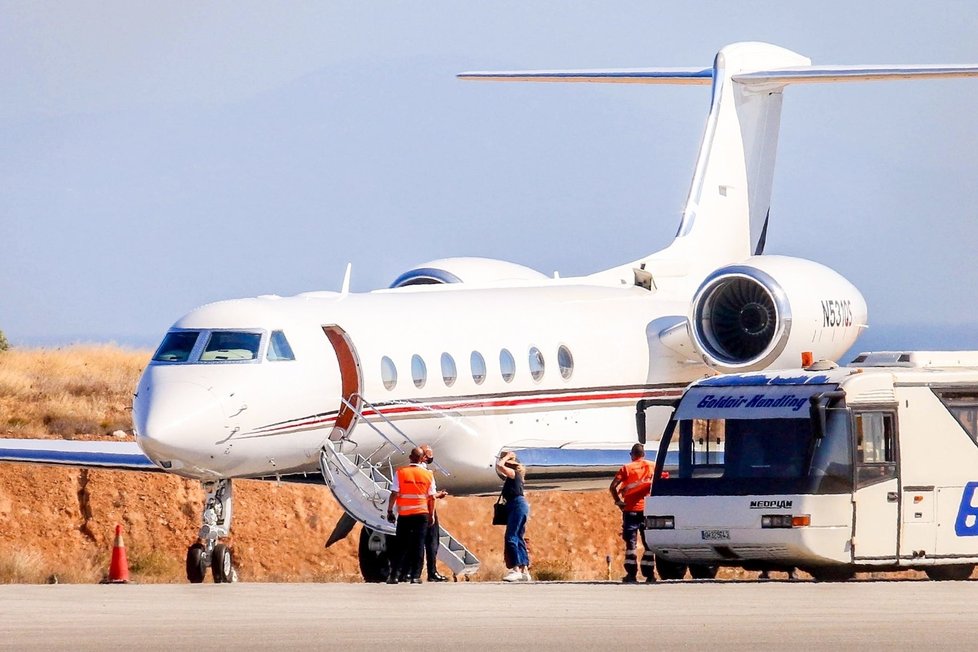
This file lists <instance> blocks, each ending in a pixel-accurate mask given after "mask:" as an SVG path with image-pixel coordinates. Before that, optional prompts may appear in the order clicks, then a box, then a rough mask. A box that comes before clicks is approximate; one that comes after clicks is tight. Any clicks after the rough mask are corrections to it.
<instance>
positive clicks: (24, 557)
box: [0, 548, 103, 584]
mask: <svg viewBox="0 0 978 652" xmlns="http://www.w3.org/2000/svg"><path fill="white" fill-rule="evenodd" d="M102 574H103V571H102V570H101V569H100V568H99V566H98V565H97V564H96V562H95V561H94V560H91V559H88V560H85V561H84V562H82V563H80V564H78V565H76V566H63V565H60V564H57V563H53V562H51V561H49V560H48V559H46V558H45V557H44V556H43V555H42V554H41V553H40V552H38V551H36V550H24V549H20V548H3V549H0V584H57V583H64V584H92V583H95V582H97V581H98V580H99V578H101V577H102Z"/></svg>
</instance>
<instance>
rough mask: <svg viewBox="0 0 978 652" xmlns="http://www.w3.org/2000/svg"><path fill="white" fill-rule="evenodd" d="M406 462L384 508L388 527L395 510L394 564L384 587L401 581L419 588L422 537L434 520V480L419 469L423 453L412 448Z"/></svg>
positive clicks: (422, 557)
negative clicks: (395, 543) (409, 460)
mask: <svg viewBox="0 0 978 652" xmlns="http://www.w3.org/2000/svg"><path fill="white" fill-rule="evenodd" d="M410 459H411V463H410V464H408V465H406V466H402V467H400V468H399V469H397V473H396V474H395V475H394V482H393V484H392V485H391V497H390V502H389V503H388V505H387V520H388V521H390V522H391V523H393V522H394V507H395V506H396V507H397V530H396V536H397V546H396V553H395V559H396V563H392V564H391V574H390V577H388V578H387V583H388V584H397V583H398V581H400V580H401V579H403V580H404V581H410V582H411V584H421V565H422V564H423V563H424V538H425V533H426V532H427V530H428V526H429V525H431V522H432V520H433V519H434V516H435V491H436V490H435V478H434V476H433V475H432V473H431V471H429V470H428V469H426V468H424V466H422V463H421V461H422V460H423V459H424V451H422V450H421V448H420V447H416V448H412V449H411V455H410Z"/></svg>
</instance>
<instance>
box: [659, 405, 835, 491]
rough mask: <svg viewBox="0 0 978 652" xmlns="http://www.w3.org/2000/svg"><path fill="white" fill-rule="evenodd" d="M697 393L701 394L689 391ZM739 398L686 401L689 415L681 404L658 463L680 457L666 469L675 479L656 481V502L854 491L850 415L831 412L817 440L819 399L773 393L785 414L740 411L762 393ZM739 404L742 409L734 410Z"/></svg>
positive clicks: (767, 410) (766, 411)
mask: <svg viewBox="0 0 978 652" xmlns="http://www.w3.org/2000/svg"><path fill="white" fill-rule="evenodd" d="M699 389H702V388H695V390H691V392H693V391H696V390H699ZM805 389H806V390H807V389H808V388H805ZM823 389H824V387H823ZM737 391H738V396H736V397H733V398H731V399H729V400H727V401H726V403H723V401H724V400H725V399H724V398H723V397H722V395H718V394H716V393H714V394H705V393H701V394H700V395H690V394H688V395H687V396H686V397H684V398H683V402H684V403H685V402H686V401H687V399H690V400H692V401H694V402H695V404H696V405H697V406H698V407H697V409H692V410H691V409H688V407H687V409H685V410H684V406H683V405H682V404H680V407H679V410H678V411H677V414H676V418H677V423H676V427H675V428H674V429H672V431H671V433H670V434H669V436H668V437H663V439H662V441H661V442H660V447H659V456H660V457H661V458H662V459H664V460H670V461H671V460H675V459H676V453H677V452H678V465H673V466H672V468H669V467H668V466H666V470H668V471H669V474H668V476H665V477H659V478H657V479H656V481H655V483H654V484H653V486H652V494H653V495H656V496H669V495H682V496H701V495H772V494H835V493H849V492H850V491H852V463H851V452H850V448H851V444H850V425H849V424H850V421H849V412H848V410H846V409H845V408H844V407H841V406H839V405H835V406H833V407H830V408H828V409H827V410H826V421H825V428H824V432H823V433H822V434H821V436H819V435H818V434H816V430H817V429H816V427H815V424H814V423H813V420H812V418H811V416H810V413H809V410H808V403H809V401H808V398H809V396H811V395H814V394H815V393H817V392H810V391H805V392H795V393H793V394H792V393H790V392H787V391H786V390H785V388H780V394H777V393H775V394H774V398H771V400H772V401H774V400H779V399H778V397H779V396H780V397H784V398H783V400H781V402H782V404H783V405H781V406H775V407H785V406H787V407H785V409H781V410H780V411H779V410H778V409H774V408H772V407H771V405H770V404H768V405H766V406H763V408H764V409H759V410H756V411H752V410H744V409H734V408H742V407H743V406H745V405H747V403H749V402H750V401H751V400H754V397H755V396H758V395H759V394H757V393H752V392H751V390H750V388H742V387H741V388H737ZM718 396H719V398H718ZM768 396H770V392H769V393H768ZM745 397H746V398H745ZM718 400H719V401H721V404H720V405H719V406H718V405H717V404H716V401H718ZM792 401H797V403H798V404H801V403H802V402H803V403H804V409H794V404H793V403H792ZM737 402H740V403H741V405H739V406H738V405H735V403H737ZM706 408H709V409H706ZM755 417H756V418H755ZM668 432H669V431H668V430H667V433H668ZM669 453H672V455H669Z"/></svg>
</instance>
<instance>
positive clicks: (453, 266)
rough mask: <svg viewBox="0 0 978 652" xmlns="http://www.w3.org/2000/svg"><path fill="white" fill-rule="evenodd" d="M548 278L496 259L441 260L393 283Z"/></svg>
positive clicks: (499, 282) (500, 282)
mask: <svg viewBox="0 0 978 652" xmlns="http://www.w3.org/2000/svg"><path fill="white" fill-rule="evenodd" d="M546 278H547V276H546V275H544V274H541V273H540V272H538V271H536V270H535V269H530V268H529V267H525V266H523V265H518V264H516V263H510V262H507V261H505V260H495V259H493V258H475V257H470V258H441V259H439V260H433V261H431V262H427V263H424V264H422V265H418V266H417V267H415V268H413V269H409V270H408V271H406V272H404V273H403V274H401V275H400V276H398V277H397V278H396V279H394V282H393V283H391V287H392V288H402V287H407V286H409V285H440V284H443V283H471V284H493V285H507V284H510V283H512V282H514V281H515V282H524V281H539V280H543V279H546Z"/></svg>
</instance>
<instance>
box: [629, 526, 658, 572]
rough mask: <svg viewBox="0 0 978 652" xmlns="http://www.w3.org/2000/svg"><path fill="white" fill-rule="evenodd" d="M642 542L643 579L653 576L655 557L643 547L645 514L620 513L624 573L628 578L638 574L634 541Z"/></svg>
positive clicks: (646, 547) (645, 546) (635, 542)
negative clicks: (623, 545)
mask: <svg viewBox="0 0 978 652" xmlns="http://www.w3.org/2000/svg"><path fill="white" fill-rule="evenodd" d="M640 535H641V540H642V550H643V552H642V575H644V576H645V577H647V578H649V577H654V576H655V556H654V555H653V554H652V551H651V550H649V547H648V546H647V545H645V514H643V513H642V512H622V513H621V538H622V539H624V541H625V572H626V573H627V574H628V576H629V577H635V576H636V574H637V573H638V555H637V554H636V553H637V550H636V547H637V546H636V544H637V543H638V542H637V541H636V540H637V539H639V538H640Z"/></svg>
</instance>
